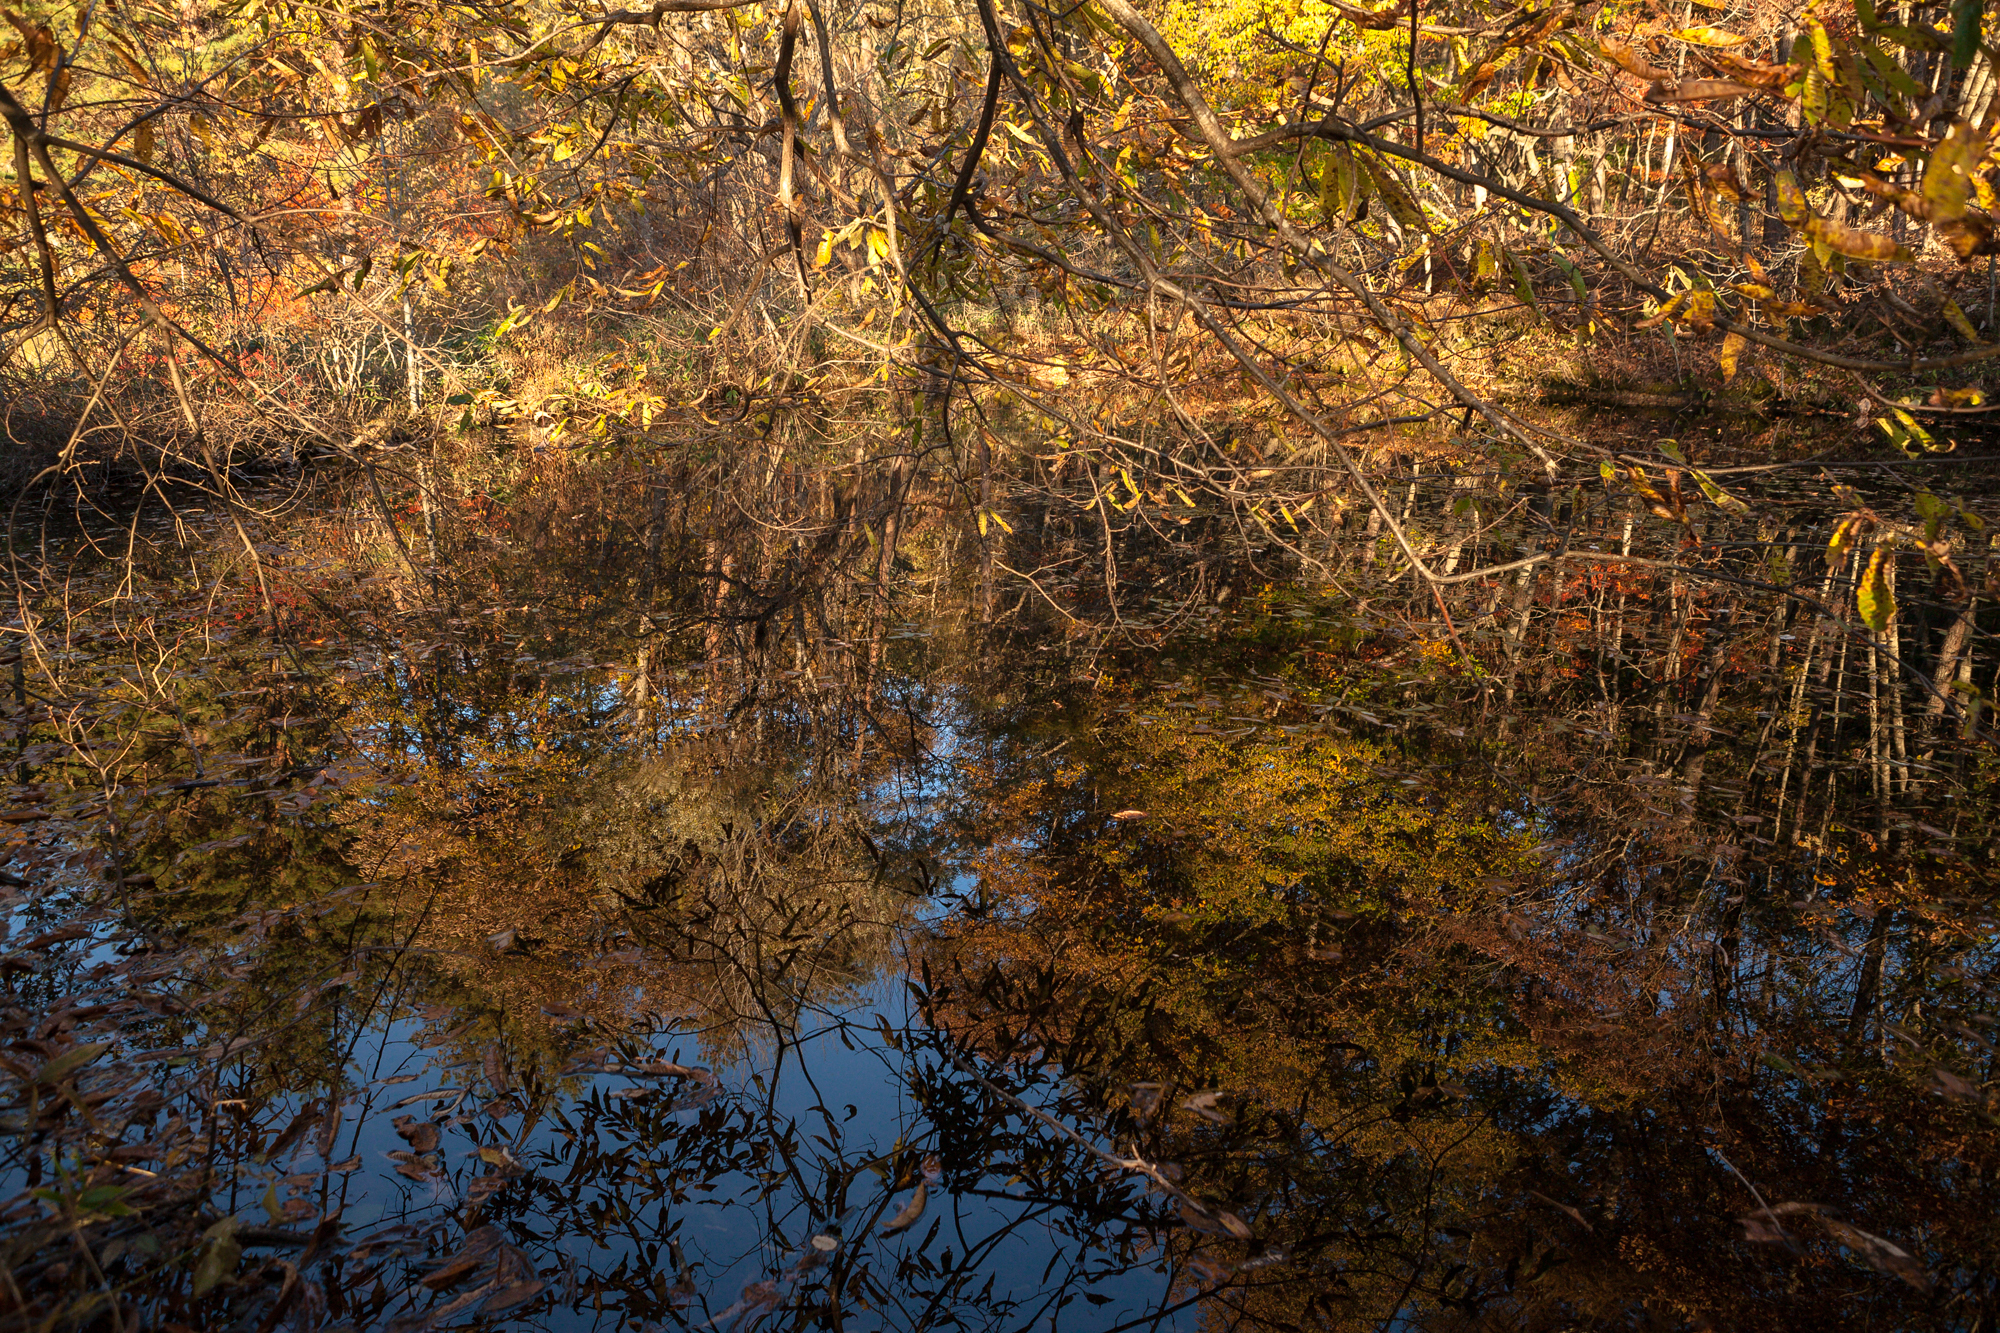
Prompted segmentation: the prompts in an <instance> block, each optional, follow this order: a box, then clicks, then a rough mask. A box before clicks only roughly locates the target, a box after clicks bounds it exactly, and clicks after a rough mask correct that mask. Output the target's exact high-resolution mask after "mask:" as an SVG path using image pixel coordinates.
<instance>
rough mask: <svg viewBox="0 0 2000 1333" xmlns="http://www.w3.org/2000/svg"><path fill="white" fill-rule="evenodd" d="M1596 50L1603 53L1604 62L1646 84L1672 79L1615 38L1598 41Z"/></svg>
mask: <svg viewBox="0 0 2000 1333" xmlns="http://www.w3.org/2000/svg"><path fill="white" fill-rule="evenodd" d="M1597 49H1598V50H1599V51H1601V52H1603V53H1604V58H1605V59H1606V60H1609V61H1610V62H1611V63H1612V64H1614V65H1616V66H1618V68H1620V69H1622V70H1624V71H1625V72H1626V73H1627V74H1630V75H1632V76H1633V77H1634V78H1638V79H1644V80H1645V81H1646V82H1647V83H1658V82H1660V81H1661V80H1662V79H1670V78H1672V77H1673V76H1672V75H1671V74H1668V73H1667V72H1666V71H1665V70H1663V69H1660V68H1658V67H1656V66H1655V65H1653V64H1652V63H1651V62H1650V61H1648V60H1647V59H1646V57H1644V56H1643V55H1641V54H1639V52H1638V51H1636V50H1634V49H1633V48H1632V47H1630V46H1627V45H1626V44H1625V43H1624V42H1621V41H1619V40H1618V39H1617V38H1615V37H1605V38H1602V39H1600V40H1599V41H1598V43H1597Z"/></svg>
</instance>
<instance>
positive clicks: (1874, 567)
mask: <svg viewBox="0 0 2000 1333" xmlns="http://www.w3.org/2000/svg"><path fill="white" fill-rule="evenodd" d="M1888 563H1889V548H1888V547H1887V546H1877V547H1876V548H1875V554H1874V555H1871V556H1869V557H1868V572H1867V573H1865V574H1863V575H1862V576H1861V586H1860V587H1859V588H1857V589H1855V593H1854V603H1855V606H1856V607H1857V608H1858V609H1859V610H1860V612H1861V619H1862V622H1863V623H1864V624H1866V625H1867V626H1868V628H1869V629H1872V630H1874V631H1875V632H1876V633H1877V634H1880V633H1881V632H1882V631H1883V630H1886V629H1888V628H1889V622H1890V621H1892V620H1894V619H1895V618H1896V594H1895V593H1894V592H1892V591H1890V588H1889V574H1888Z"/></svg>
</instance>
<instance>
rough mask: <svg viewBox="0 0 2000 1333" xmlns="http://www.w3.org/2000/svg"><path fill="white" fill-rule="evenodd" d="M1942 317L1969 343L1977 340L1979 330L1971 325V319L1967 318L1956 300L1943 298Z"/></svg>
mask: <svg viewBox="0 0 2000 1333" xmlns="http://www.w3.org/2000/svg"><path fill="white" fill-rule="evenodd" d="M1944 317H1945V322H1946V323H1948V324H1950V325H1951V326H1952V328H1954V329H1956V330H1958V336H1959V337H1961V338H1963V339H1965V340H1966V341H1967V342H1969V343H1976V342H1978V341H1979V331H1978V330H1977V329H1975V328H1973V327H1972V321H1971V320H1969V319H1967V318H1966V317H1965V312H1964V311H1963V310H1960V309H1959V308H1958V302H1956V301H1954V300H1951V299H1950V298H1949V297H1947V298H1946V299H1945V303H1944Z"/></svg>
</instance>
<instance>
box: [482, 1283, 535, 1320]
mask: <svg viewBox="0 0 2000 1333" xmlns="http://www.w3.org/2000/svg"><path fill="white" fill-rule="evenodd" d="M548 1285H549V1284H548V1283H546V1282H544V1281H542V1280H541V1279H540V1278H530V1279H528V1280H527V1281H525V1282H515V1283H511V1284H510V1285H508V1286H505V1287H502V1288H500V1290H498V1291H496V1292H494V1293H493V1294H492V1295H491V1296H489V1297H487V1298H486V1304H485V1306H484V1307H482V1308H483V1309H484V1310H485V1312H486V1313H488V1314H491V1313H492V1312H494V1311H496V1310H505V1309H507V1308H509V1307H510V1306H515V1305H519V1304H520V1303H521V1302H522V1301H525V1300H528V1299H530V1298H532V1297H533V1296H535V1295H536V1293H538V1292H540V1291H541V1289H542V1288H543V1287H546V1286H548Z"/></svg>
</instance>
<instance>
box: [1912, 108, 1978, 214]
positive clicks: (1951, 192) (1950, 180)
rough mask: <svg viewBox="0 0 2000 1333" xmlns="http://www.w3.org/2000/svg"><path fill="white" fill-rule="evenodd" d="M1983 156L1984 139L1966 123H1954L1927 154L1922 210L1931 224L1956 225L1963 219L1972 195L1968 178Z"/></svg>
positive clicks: (1969, 178)
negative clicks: (1927, 162)
mask: <svg viewBox="0 0 2000 1333" xmlns="http://www.w3.org/2000/svg"><path fill="white" fill-rule="evenodd" d="M1985 153H1986V136H1985V135H1983V134H1981V133H1980V132H1979V131H1978V130H1976V129H1974V128H1973V127H1972V123H1971V122H1970V121H1965V120H1961V121H1958V122H1956V123H1954V124H1953V125H1952V127H1951V130H1950V132H1949V133H1947V134H1946V135H1945V136H1944V142H1942V143H1940V144H1939V145H1938V146H1937V147H1936V148H1935V149H1933V150H1932V151H1931V161H1930V165H1929V166H1928V167H1926V168H1925V169H1924V209H1925V211H1926V212H1927V213H1928V214H1929V215H1930V220H1931V221H1932V222H1933V223H1946V222H1957V221H1958V220H1959V219H1960V218H1962V217H1964V216H1965V209H1966V204H1967V202H1968V200H1969V199H1970V197H1971V194H1972V177H1973V173H1974V172H1975V171H1976V170H1977V168H1978V165H1979V159H1980V158H1981V157H1983V156H1984V155H1985Z"/></svg>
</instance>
